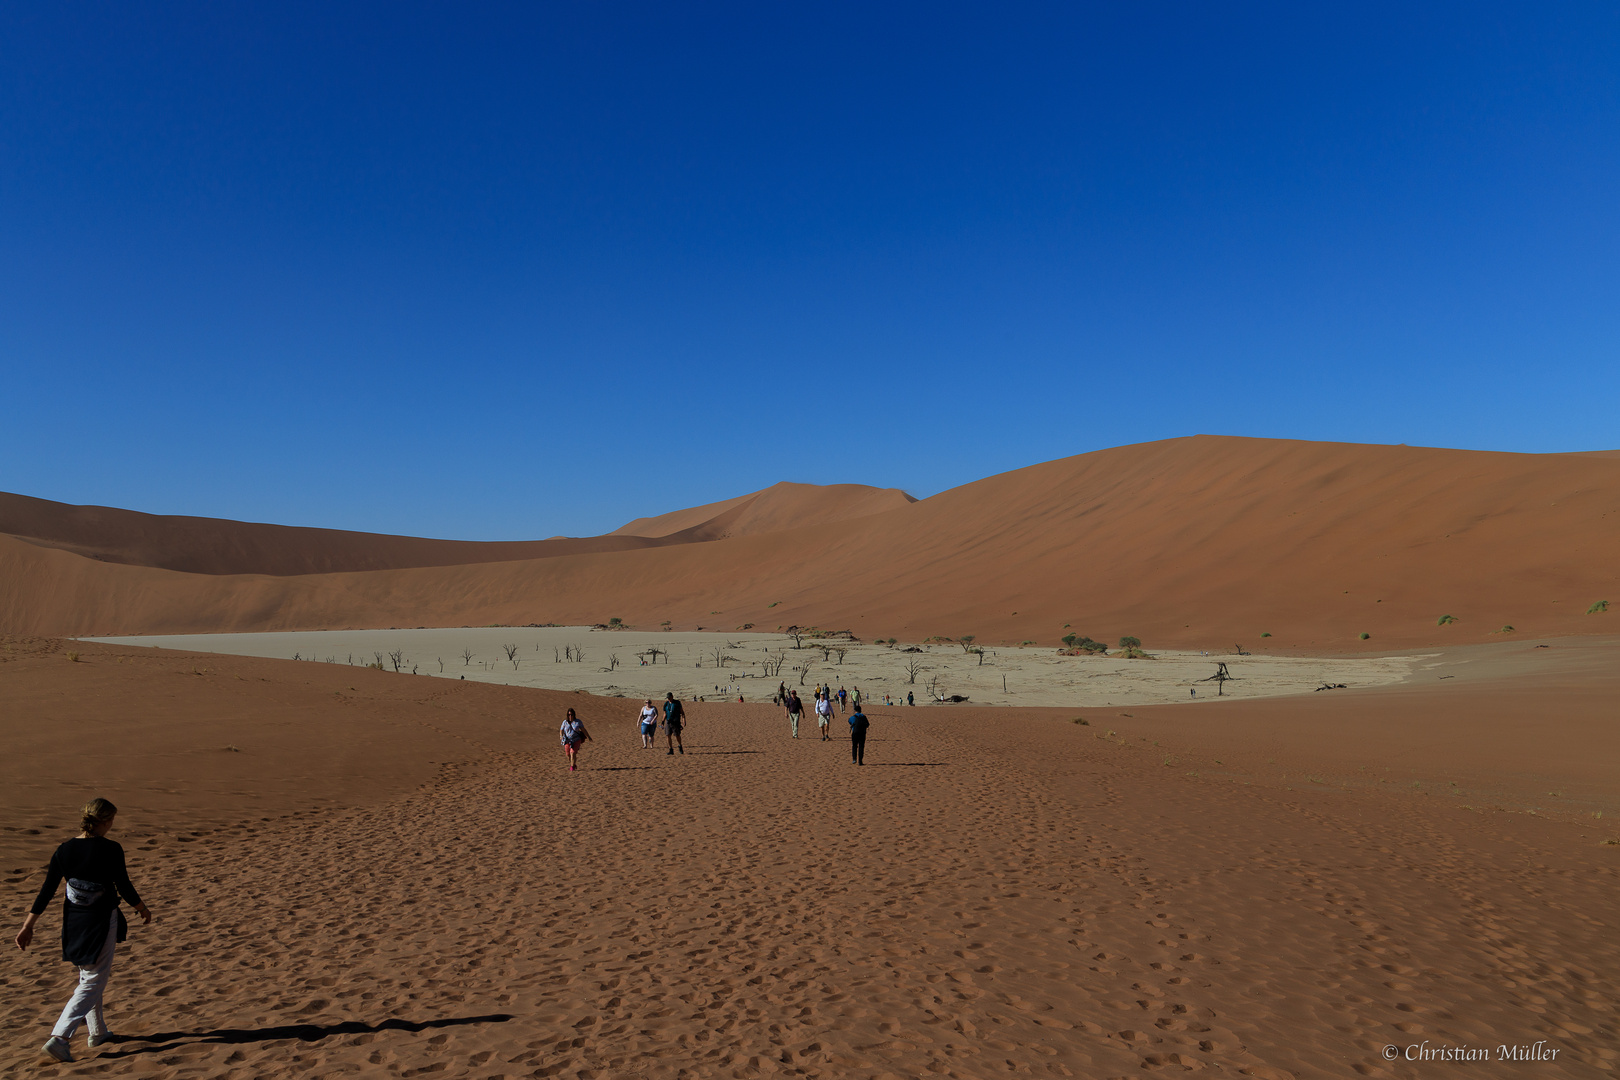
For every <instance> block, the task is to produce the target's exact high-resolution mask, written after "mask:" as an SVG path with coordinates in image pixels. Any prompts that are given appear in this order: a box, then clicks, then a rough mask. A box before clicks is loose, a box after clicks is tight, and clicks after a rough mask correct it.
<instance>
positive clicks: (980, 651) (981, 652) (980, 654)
mask: <svg viewBox="0 0 1620 1080" xmlns="http://www.w3.org/2000/svg"><path fill="white" fill-rule="evenodd" d="M969 651H970V652H972V653H974V654H975V655H977V656H978V658H979V667H984V646H983V645H980V646H979V647H978V648H976V649H971V650H969Z"/></svg>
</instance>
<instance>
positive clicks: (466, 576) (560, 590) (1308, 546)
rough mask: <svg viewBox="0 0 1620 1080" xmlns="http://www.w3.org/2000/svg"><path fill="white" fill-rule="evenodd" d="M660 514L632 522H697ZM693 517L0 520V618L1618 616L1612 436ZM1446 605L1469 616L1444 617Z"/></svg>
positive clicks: (1201, 462) (1417, 621)
mask: <svg viewBox="0 0 1620 1080" xmlns="http://www.w3.org/2000/svg"><path fill="white" fill-rule="evenodd" d="M773 490H774V489H773ZM865 490H866V491H868V492H870V491H871V489H865ZM879 494H880V495H882V493H879ZM760 498H761V499H763V498H764V496H763V495H761V496H760ZM867 498H868V496H862V497H861V498H860V499H858V500H856V505H858V506H860V507H866V506H867V505H868V503H867V501H866V500H867ZM871 498H872V499H877V501H878V502H882V501H883V499H880V498H878V496H871ZM884 498H887V496H884ZM889 501H893V500H892V499H890V500H889ZM800 502H802V500H800ZM720 505H722V506H723V505H724V504H720ZM796 505H797V504H796ZM742 506H744V503H741V502H739V503H737V504H735V505H733V506H730V507H727V508H725V509H724V510H722V512H721V514H720V515H719V516H720V517H724V516H725V514H727V513H732V512H734V511H737V510H738V508H739V507H742ZM711 509H713V508H704V510H703V513H705V514H708V513H709V510H711ZM761 513H762V514H763V513H764V512H763V511H761ZM774 513H775V512H774V511H773V514H774ZM791 516H792V515H788V517H791ZM669 517H670V516H668V515H666V520H665V522H664V525H661V526H655V525H652V524H649V523H647V522H640V523H632V526H626V528H630V527H636V528H663V527H674V526H676V525H681V524H684V521H682V520H670V519H669ZM715 520H717V518H716V516H715V515H713V514H709V516H708V517H707V518H704V521H702V522H699V523H698V524H696V525H689V526H688V528H690V529H697V530H700V531H701V530H702V529H703V528H704V522H713V521H715ZM763 520H765V521H769V520H786V518H782V519H778V518H775V517H773V516H770V515H767V516H766V518H765V519H763ZM795 520H796V519H795ZM812 520H819V519H815V518H813V519H812ZM760 527H762V528H763V527H764V524H761V525H760ZM679 535H680V534H679V533H677V534H671V537H663V538H657V539H652V540H648V539H646V538H640V539H638V538H635V537H628V536H619V537H613V538H598V540H597V541H578V543H582V544H589V543H596V542H607V541H609V540H611V541H613V542H616V543H630V544H643V545H645V544H647V543H655V544H659V545H660V546H656V547H642V548H640V549H639V550H620V551H580V552H578V553H572V554H559V555H555V556H553V557H548V558H524V559H521V560H515V561H505V562H480V563H476V564H463V565H442V566H423V567H414V568H406V569H401V568H392V569H376V570H370V571H366V572H342V573H325V574H319V575H295V576H279V577H272V576H265V575H262V574H261V575H249V574H241V575H214V576H203V575H200V574H187V573H177V572H175V571H172V570H164V569H157V568H152V567H144V566H121V565H110V564H108V563H104V562H98V561H95V560H92V559H88V558H83V557H80V556H77V555H74V554H71V553H69V552H68V551H65V550H60V549H54V550H53V549H47V548H42V547H40V546H39V545H38V544H37V543H28V542H24V541H21V540H13V539H5V538H0V628H3V629H6V630H10V631H14V632H20V633H47V632H48V633H58V634H90V635H114V634H131V633H187V632H198V633H204V632H217V631H227V630H291V629H319V628H333V629H336V628H345V627H387V626H446V625H449V626H454V625H463V624H471V625H482V624H490V623H507V624H519V625H521V624H528V623H561V624H574V623H597V622H605V621H606V620H607V619H609V618H610V617H620V618H623V619H625V620H626V621H627V622H629V623H630V624H632V625H636V626H640V627H654V626H657V625H658V624H659V623H661V622H662V621H664V620H670V621H671V622H672V624H673V625H674V626H675V627H677V628H679V629H696V628H699V627H704V628H708V629H722V630H730V629H736V628H739V627H742V626H744V625H747V624H754V626H756V627H757V628H760V629H771V630H774V629H776V628H777V627H778V626H784V625H789V624H799V625H814V626H821V627H832V628H848V629H850V630H852V631H853V632H855V633H856V634H857V635H858V636H860V637H862V638H865V639H870V638H873V637H879V636H883V637H890V636H892V637H899V638H902V639H906V640H917V639H919V638H922V637H926V636H930V635H946V636H951V637H955V636H958V635H962V634H975V635H977V636H978V638H979V639H980V640H981V641H983V642H986V643H1007V644H1016V643H1017V642H1019V641H1023V640H1034V641H1037V642H1039V643H1041V644H1044V645H1055V644H1056V643H1057V639H1058V638H1059V637H1060V636H1061V635H1062V634H1063V633H1065V632H1066V627H1067V628H1072V629H1073V630H1074V631H1076V632H1078V633H1082V634H1088V635H1091V636H1094V637H1098V638H1101V639H1105V640H1113V639H1115V638H1117V637H1118V636H1119V635H1121V634H1132V635H1135V636H1138V637H1141V638H1142V639H1143V640H1144V641H1146V642H1148V643H1149V644H1150V645H1155V646H1159V647H1165V648H1226V647H1228V646H1230V645H1231V644H1233V643H1237V644H1243V645H1245V646H1247V647H1249V648H1256V647H1261V646H1264V647H1266V648H1270V649H1279V650H1294V651H1314V652H1324V651H1357V650H1366V649H1377V650H1383V649H1389V648H1400V647H1412V646H1430V645H1437V644H1438V645H1444V644H1451V643H1459V642H1463V641H1471V642H1481V641H1488V640H1496V639H1497V638H1495V637H1493V635H1497V634H1498V633H1499V632H1503V631H1502V628H1503V627H1505V626H1512V627H1513V628H1514V629H1513V630H1512V631H1505V633H1511V634H1518V635H1522V636H1531V635H1534V636H1551V635H1565V634H1591V633H1612V632H1613V630H1612V623H1611V622H1610V621H1608V620H1612V619H1614V618H1617V617H1620V459H1615V458H1613V457H1608V456H1604V455H1601V454H1563V455H1530V454H1495V453H1480V452H1471V451H1460V450H1433V449H1424V448H1417V447H1397V446H1361V445H1349V444H1339V443H1300V442H1285V441H1276V440H1260V439H1241V438H1226V437H1211V436H1198V437H1195V438H1188V439H1172V440H1168V441H1165V442H1158V443H1148V444H1144V445H1140V446H1128V447H1121V448H1118V449H1114V450H1107V451H1101V452H1097V453H1092V454H1084V455H1081V456H1079V457H1074V458H1067V459H1064V460H1061V461H1054V462H1050V463H1047V464H1044V465H1037V466H1033V467H1031V468H1027V469H1020V470H1017V471H1015V472H1011V473H1005V474H1002V475H999V476H993V477H990V478H987V479H985V480H980V481H977V482H975V483H972V484H968V485H966V486H964V487H960V488H956V489H953V490H951V491H946V492H943V493H941V494H939V495H936V496H933V497H932V498H929V499H925V500H923V501H921V502H917V503H908V504H904V505H898V506H894V507H893V508H891V509H888V510H882V511H880V512H878V513H873V514H869V515H866V516H861V517H856V518H850V519H846V520H843V521H832V522H829V523H827V524H825V525H821V526H816V527H795V528H791V529H787V530H785V531H765V532H754V533H751V534H749V535H737V536H732V537H731V538H729V539H723V540H711V541H709V542H701V543H698V542H678V543H670V542H668V541H669V540H670V539H671V538H672V537H678V536H679ZM570 542H571V543H572V542H574V541H570ZM541 543H544V542H541ZM1598 599H1612V600H1615V601H1616V602H1617V603H1616V604H1615V609H1616V613H1615V614H1612V615H1605V616H1588V615H1586V614H1585V612H1586V609H1587V607H1588V606H1589V605H1590V604H1591V603H1592V601H1594V600H1598ZM1443 614H1449V615H1454V616H1455V617H1456V618H1457V620H1458V621H1457V622H1456V623H1454V624H1452V625H1449V626H1445V627H1439V626H1437V625H1436V620H1437V619H1438V617H1439V616H1441V615H1443ZM1263 633H1264V634H1268V635H1270V636H1269V637H1268V638H1265V639H1262V638H1261V634H1263ZM1362 633H1367V634H1368V635H1369V638H1368V639H1367V640H1365V641H1363V640H1362V639H1361V638H1360V637H1359V635H1360V634H1362Z"/></svg>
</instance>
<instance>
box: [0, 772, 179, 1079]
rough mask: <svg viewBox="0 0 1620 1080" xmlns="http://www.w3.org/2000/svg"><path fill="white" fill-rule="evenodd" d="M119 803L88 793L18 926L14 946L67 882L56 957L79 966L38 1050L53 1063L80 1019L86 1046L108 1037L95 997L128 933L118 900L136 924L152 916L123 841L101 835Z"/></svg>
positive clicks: (62, 1057) (66, 1050)
mask: <svg viewBox="0 0 1620 1080" xmlns="http://www.w3.org/2000/svg"><path fill="white" fill-rule="evenodd" d="M117 816H118V807H116V806H114V805H113V804H112V803H110V802H108V801H107V800H106V799H91V800H90V801H89V802H87V803H85V804H84V810H83V812H82V827H83V831H82V832H80V833H79V835H78V836H76V837H74V838H73V839H72V840H68V841H66V842H64V843H63V844H62V846H61V847H59V848H57V849H56V854H54V855H52V856H51V862H50V866H49V868H48V869H47V870H46V872H45V884H43V885H41V886H40V888H39V895H38V896H36V897H35V898H34V906H33V907H32V908H30V909H29V912H28V917H27V918H26V919H24V920H23V924H22V929H21V930H19V931H17V948H19V949H27V948H28V943H29V942H31V941H33V940H34V923H36V922H38V921H39V917H40V915H41V914H42V913H43V912H44V911H45V908H46V906H47V905H48V904H50V902H51V898H52V897H54V896H55V895H56V887H57V886H58V885H60V884H62V882H64V881H66V882H67V899H65V900H64V901H63V902H62V959H63V960H66V961H67V962H68V963H70V964H74V965H77V966H78V969H79V985H78V986H77V987H75V988H74V990H73V996H72V997H71V998H69V999H68V1003H67V1006H66V1007H65V1008H63V1009H62V1015H61V1017H60V1018H59V1019H58V1020H57V1021H56V1027H55V1028H53V1029H52V1030H51V1037H50V1038H49V1039H47V1040H45V1046H44V1048H43V1049H44V1052H45V1053H47V1054H49V1055H50V1056H51V1057H53V1058H55V1059H56V1060H57V1061H72V1060H73V1051H72V1049H71V1047H70V1045H69V1043H70V1041H71V1040H72V1038H73V1033H74V1032H76V1031H78V1030H79V1025H80V1024H84V1025H86V1027H87V1028H88V1029H89V1041H90V1047H91V1049H94V1048H95V1047H98V1046H101V1045H102V1044H103V1043H107V1042H111V1041H112V1039H113V1034H112V1032H111V1031H108V1030H107V1017H106V1014H105V1012H104V1011H103V1009H102V998H103V997H104V996H105V994H106V992H107V982H108V980H109V979H111V978H112V965H113V953H114V952H115V951H116V950H117V947H118V943H119V942H120V941H123V940H125V939H126V938H127V937H128V936H129V923H128V921H127V920H125V918H124V913H123V912H122V911H120V910H119V908H118V898H119V897H123V898H124V899H125V900H127V901H129V903H130V906H131V907H133V908H134V909H135V910H136V912H137V913H139V915H140V917H141V921H142V922H143V923H149V922H151V921H152V912H151V911H150V910H148V909H147V906H146V905H145V904H144V903H142V902H141V897H140V894H139V893H137V892H136V891H135V886H134V885H133V884H131V883H130V880H129V871H128V870H127V869H126V868H125V866H124V849H123V846H122V845H120V844H119V843H117V842H116V841H114V840H109V839H107V833H109V832H111V831H112V827H113V819H114V818H116V817H117Z"/></svg>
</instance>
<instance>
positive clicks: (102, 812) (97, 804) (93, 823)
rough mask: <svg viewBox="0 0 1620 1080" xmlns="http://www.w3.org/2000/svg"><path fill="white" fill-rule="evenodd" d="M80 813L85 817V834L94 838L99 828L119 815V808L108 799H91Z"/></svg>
mask: <svg viewBox="0 0 1620 1080" xmlns="http://www.w3.org/2000/svg"><path fill="white" fill-rule="evenodd" d="M80 813H81V814H83V815H84V821H83V826H84V831H85V834H86V835H89V836H93V835H95V831H96V829H97V828H99V827H100V826H101V825H102V824H103V823H104V822H108V821H111V820H112V819H113V815H114V814H116V813H118V807H116V806H114V805H113V804H112V803H111V802H109V801H107V800H106V799H91V800H90V801H89V802H87V803H85V804H84V809H83V810H81V811H80Z"/></svg>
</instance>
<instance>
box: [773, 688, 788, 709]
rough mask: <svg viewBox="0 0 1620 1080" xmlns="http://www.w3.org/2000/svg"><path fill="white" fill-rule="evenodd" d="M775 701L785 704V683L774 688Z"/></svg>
mask: <svg viewBox="0 0 1620 1080" xmlns="http://www.w3.org/2000/svg"><path fill="white" fill-rule="evenodd" d="M776 703H777V704H778V705H786V704H787V683H782V684H780V685H779V686H777V688H776Z"/></svg>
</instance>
